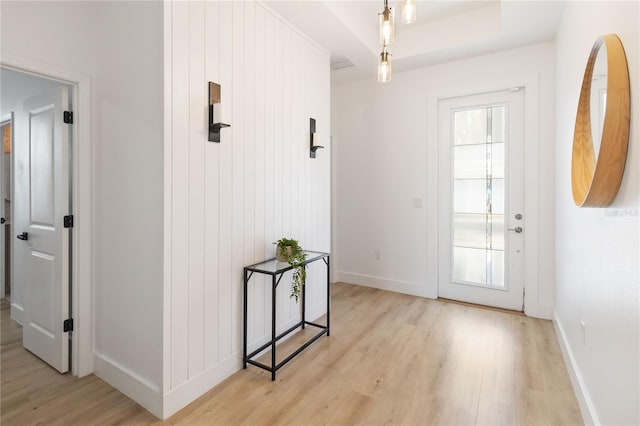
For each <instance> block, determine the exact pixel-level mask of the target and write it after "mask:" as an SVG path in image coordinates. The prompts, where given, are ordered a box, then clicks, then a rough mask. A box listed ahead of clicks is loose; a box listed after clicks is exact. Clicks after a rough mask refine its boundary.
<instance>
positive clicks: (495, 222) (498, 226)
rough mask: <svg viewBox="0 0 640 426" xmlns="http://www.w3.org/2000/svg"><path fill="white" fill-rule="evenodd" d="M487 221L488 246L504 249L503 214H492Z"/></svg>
mask: <svg viewBox="0 0 640 426" xmlns="http://www.w3.org/2000/svg"><path fill="white" fill-rule="evenodd" d="M489 222H490V224H491V246H490V248H492V249H494V250H504V215H501V214H492V215H491V217H490V220H489Z"/></svg>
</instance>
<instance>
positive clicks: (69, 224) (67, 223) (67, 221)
mask: <svg viewBox="0 0 640 426" xmlns="http://www.w3.org/2000/svg"><path fill="white" fill-rule="evenodd" d="M64 227H65V228H73V215H72V214H70V215H68V216H65V217H64Z"/></svg>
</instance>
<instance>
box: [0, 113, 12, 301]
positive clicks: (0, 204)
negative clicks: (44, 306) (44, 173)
mask: <svg viewBox="0 0 640 426" xmlns="http://www.w3.org/2000/svg"><path fill="white" fill-rule="evenodd" d="M5 123H8V124H9V126H11V141H10V142H9V144H10V146H11V150H12V151H13V111H9V112H8V113H6V114H4V115H2V116H0V127H2V125H3V124H5ZM0 154H2V156H1V157H0V162H2V165H1V166H0V176H3V177H4V147H2V152H0ZM11 158H12V159H13V154H12V155H11ZM9 182H13V167H11V169H10V170H9ZM0 186H1V187H0V209H3V210H4V200H3V198H4V197H3V195H6V194H5V193H4V188H5V186H6V182H5V181H4V179H0ZM11 190H13V185H12V186H11ZM9 197H10V198H11V199H13V195H12V194H9ZM3 214H4V213H3V212H2V213H0V216H2V215H3ZM6 237H7V236H6V235H5V226H4V225H0V258H1V259H2V260H0V263H2V265H4V268H3V269H2V272H0V297H1V298H3V299H4V298H5V297H6V296H7V294H6V291H5V285H6V283H5V279H4V278H5V270H6V267H7V265H5V258H6V252H5V238H6Z"/></svg>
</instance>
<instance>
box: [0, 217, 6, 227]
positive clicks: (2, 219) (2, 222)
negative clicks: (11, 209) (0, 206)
mask: <svg viewBox="0 0 640 426" xmlns="http://www.w3.org/2000/svg"><path fill="white" fill-rule="evenodd" d="M5 222H6V220H4V217H0V225H4V223H5Z"/></svg>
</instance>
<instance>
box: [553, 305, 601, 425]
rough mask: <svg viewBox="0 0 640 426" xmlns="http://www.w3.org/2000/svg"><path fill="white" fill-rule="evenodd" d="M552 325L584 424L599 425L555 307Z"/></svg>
mask: <svg viewBox="0 0 640 426" xmlns="http://www.w3.org/2000/svg"><path fill="white" fill-rule="evenodd" d="M553 326H554V328H555V329H556V335H557V337H558V343H559V344H560V350H561V351H562V357H563V358H564V363H565V364H566V366H567V370H568V371H569V377H570V378H571V383H572V384H573V391H574V393H575V395H576V398H577V400H578V404H579V405H580V412H581V413H582V420H583V422H584V424H585V425H599V424H600V421H599V420H598V415H597V414H596V410H595V407H594V406H593V402H591V398H590V397H589V392H588V389H587V387H586V386H585V384H584V380H582V374H580V369H579V368H578V365H577V363H576V360H575V357H574V356H573V351H572V350H571V346H570V345H569V341H568V339H567V335H566V334H565V332H564V328H563V327H562V323H561V322H560V318H559V317H558V313H557V312H556V311H555V309H554V310H553Z"/></svg>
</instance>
